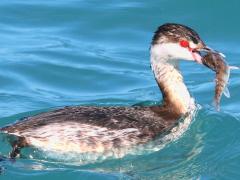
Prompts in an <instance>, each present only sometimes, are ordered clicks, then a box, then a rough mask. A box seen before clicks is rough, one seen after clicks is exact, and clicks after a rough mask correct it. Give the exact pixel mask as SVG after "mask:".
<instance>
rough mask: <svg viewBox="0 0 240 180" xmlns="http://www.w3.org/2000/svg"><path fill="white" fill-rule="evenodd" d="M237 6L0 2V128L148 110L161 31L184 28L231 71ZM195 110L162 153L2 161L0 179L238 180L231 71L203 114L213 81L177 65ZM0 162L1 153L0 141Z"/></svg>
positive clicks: (237, 49) (162, 1)
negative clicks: (143, 105)
mask: <svg viewBox="0 0 240 180" xmlns="http://www.w3.org/2000/svg"><path fill="white" fill-rule="evenodd" d="M239 6H240V3H239V1H234V0H233V1H217V0H213V1H207V0H203V1H201V2H197V1H190V0H184V1H177V0H172V1H166V0H158V1H155V0H149V1H143V0H138V1H133V0H121V1H118V0H117V1H111V0H110V1H109V0H108V1H107V0H102V1H96V0H93V1H84V0H69V1H63V0H58V1H35V0H28V1H23V0H11V1H7V0H1V3H0V57H1V60H0V84H1V89H0V125H1V126H3V125H6V124H9V123H12V122H14V121H16V120H17V119H19V118H21V117H24V116H29V115H32V114H36V113H38V112H42V111H46V110H50V109H52V108H57V107H61V106H66V105H126V106H129V105H132V104H135V103H140V102H145V101H147V102H148V103H158V102H160V101H161V94H160V93H159V90H158V87H157V85H156V83H155V80H154V78H153V75H152V72H151V70H150V64H149V52H148V50H149V44H150V42H151V38H152V34H153V32H154V31H155V30H156V28H157V27H158V26H159V25H161V24H163V23H166V22H175V23H183V24H186V25H188V26H190V27H192V28H194V29H195V30H196V31H197V32H198V33H199V34H200V36H201V37H202V39H203V40H204V41H205V42H206V43H207V44H208V45H209V46H210V47H212V48H214V49H217V50H219V51H222V52H224V53H225V55H226V56H227V60H228V62H229V63H230V64H232V65H240V64H239V57H240V43H239V42H240V36H239V32H240V24H239V23H238V22H239V16H240V14H239ZM181 70H182V71H183V75H184V78H185V82H186V84H187V85H188V87H189V90H190V91H191V93H192V95H193V96H194V97H195V99H196V101H197V103H198V104H200V105H201V107H202V108H201V110H200V111H199V112H198V114H197V115H196V117H195V119H194V121H193V122H192V124H191V126H190V128H189V129H188V131H187V132H186V133H185V134H184V135H183V136H182V137H181V138H180V139H178V140H177V141H175V142H172V143H170V144H168V145H167V146H166V147H164V148H163V149H162V150H160V151H158V152H155V153H151V154H146V155H141V156H128V157H125V158H123V159H118V160H108V161H104V162H102V163H92V164H88V165H84V166H81V165H76V164H71V163H59V162H53V161H50V160H48V159H44V161H43V160H42V161H41V160H40V159H38V160H35V159H30V158H22V159H19V160H17V162H16V163H12V162H8V161H2V162H0V164H1V166H2V167H3V168H4V170H3V174H2V175H1V176H0V179H24V180H25V179H31V180H32V179H45V180H48V179H197V178H199V179H237V178H238V177H240V173H239V168H240V165H239V164H240V155H239V154H240V140H239V138H238V137H239V136H240V122H239V119H240V113H239V106H238V105H239V102H240V97H239V90H238V89H239V85H240V81H239V74H240V72H239V71H232V73H231V77H230V84H229V90H230V93H231V98H230V99H226V98H223V99H222V103H221V112H216V111H215V110H214V108H212V106H211V102H212V98H213V93H214V91H213V89H214V81H213V79H214V74H213V73H212V72H211V71H210V70H208V69H206V68H205V67H203V66H201V65H197V64H196V63H191V62H182V64H181ZM0 146H1V147H0V154H2V155H7V154H8V151H9V145H8V144H7V143H6V140H5V139H4V138H1V143H0Z"/></svg>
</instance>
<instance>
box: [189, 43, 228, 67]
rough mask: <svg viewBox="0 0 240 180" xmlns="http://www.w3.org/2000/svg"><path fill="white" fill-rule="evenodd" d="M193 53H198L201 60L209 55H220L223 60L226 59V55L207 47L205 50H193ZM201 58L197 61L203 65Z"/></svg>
mask: <svg viewBox="0 0 240 180" xmlns="http://www.w3.org/2000/svg"><path fill="white" fill-rule="evenodd" d="M193 52H195V53H198V54H199V55H200V57H201V58H203V57H204V56H206V55H207V54H208V53H214V54H219V55H221V56H222V57H223V58H224V57H225V55H224V54H222V53H221V52H218V51H216V50H214V49H211V48H210V47H207V46H205V47H203V48H196V49H194V50H193ZM201 58H198V59H197V60H196V61H197V62H198V63H200V64H202V60H201Z"/></svg>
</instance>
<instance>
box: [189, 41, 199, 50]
mask: <svg viewBox="0 0 240 180" xmlns="http://www.w3.org/2000/svg"><path fill="white" fill-rule="evenodd" d="M189 47H190V48H191V49H195V48H197V45H196V44H194V43H193V42H189Z"/></svg>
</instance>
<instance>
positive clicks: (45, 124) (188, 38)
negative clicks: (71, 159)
mask: <svg viewBox="0 0 240 180" xmlns="http://www.w3.org/2000/svg"><path fill="white" fill-rule="evenodd" d="M179 42H180V45H179ZM186 42H187V43H188V42H189V45H188V44H186ZM202 47H204V43H203V42H202V41H201V40H200V38H199V36H198V35H197V33H196V32H195V31H193V30H192V29H190V28H188V27H186V26H183V25H179V24H165V25H162V26H160V27H159V28H158V30H157V31H156V32H155V35H154V37H153V41H152V45H151V49H150V53H151V67H152V70H153V72H154V76H155V78H156V81H157V84H158V86H159V88H160V90H161V92H162V94H163V103H162V105H160V106H151V107H141V106H133V107H92V106H91V107H84V106H77V107H65V108H62V109H58V110H54V111H51V112H46V113H42V114H39V115H36V116H32V117H28V118H25V119H23V120H21V121H18V122H16V123H15V124H12V125H9V126H6V127H3V128H1V129H0V131H1V132H3V133H6V134H9V135H14V136H15V137H17V140H16V141H13V142H12V146H13V151H12V153H11V154H10V156H11V157H16V156H17V155H18V154H19V153H20V149H21V148H23V147H26V146H34V147H37V148H40V149H43V150H50V151H54V152H78V153H105V152H109V151H114V152H116V153H117V152H120V150H122V149H129V148H131V147H136V146H139V145H143V144H146V143H148V142H149V141H152V140H154V139H156V138H157V137H159V136H160V135H162V134H167V133H169V132H173V129H174V128H175V127H176V125H177V124H178V122H179V119H180V118H181V117H184V118H186V119H188V123H187V125H189V122H190V120H191V118H192V112H193V111H194V109H195V103H194V101H193V99H192V98H191V96H190V94H189V92H188V90H187V87H186V86H185V84H184V82H183V78H182V75H181V73H180V72H179V69H178V61H177V59H181V58H183V59H188V60H192V61H199V58H200V56H199V55H198V53H197V52H196V50H197V49H198V48H202ZM182 129H184V128H182ZM185 129H186V128H185ZM180 131H181V130H180ZM181 132H182V131H181Z"/></svg>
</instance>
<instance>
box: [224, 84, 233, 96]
mask: <svg viewBox="0 0 240 180" xmlns="http://www.w3.org/2000/svg"><path fill="white" fill-rule="evenodd" d="M223 94H224V96H226V97H227V98H230V97H231V95H230V92H229V90H228V87H227V86H226V87H225V88H224V90H223Z"/></svg>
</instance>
